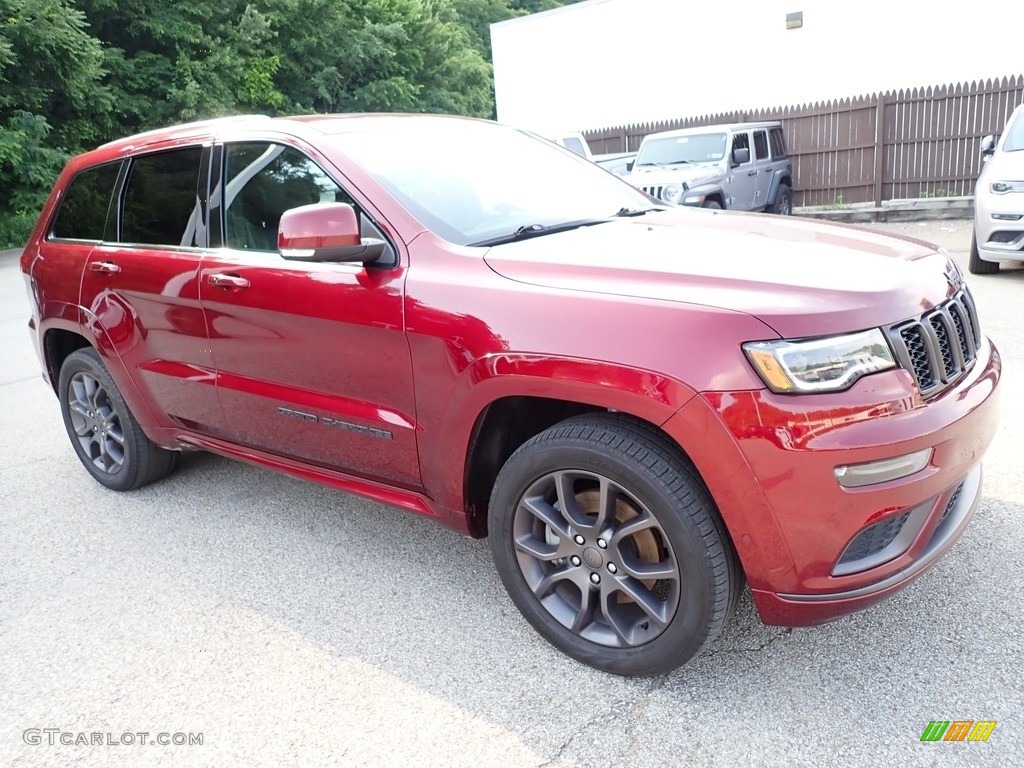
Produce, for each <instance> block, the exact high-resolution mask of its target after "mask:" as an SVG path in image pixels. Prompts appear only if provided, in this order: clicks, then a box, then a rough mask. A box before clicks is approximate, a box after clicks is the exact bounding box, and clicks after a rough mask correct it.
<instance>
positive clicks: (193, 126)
mask: <svg viewBox="0 0 1024 768" xmlns="http://www.w3.org/2000/svg"><path fill="white" fill-rule="evenodd" d="M270 119H272V118H271V117H269V116H268V115H229V116H227V117H212V118H210V119H208V120H196V121H195V122H191V123H181V124H179V125H169V126H166V127H164V128H154V129H153V130H150V131H143V132H142V133H136V134H133V135H131V136H124V137H121V138H119V139H114V140H113V141H108V142H106V143H105V144H101V145H100V147H99V148H100V149H102V148H104V147H110V146H113V145H115V144H120V143H121V142H123V141H135V140H136V139H145V138H148V137H150V136H157V135H159V134H163V133H169V132H173V133H176V134H177V133H187V132H188V131H191V130H198V129H200V128H212V127H214V126H218V125H230V124H231V123H237V122H242V121H245V120H270Z"/></svg>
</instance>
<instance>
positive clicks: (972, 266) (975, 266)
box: [967, 229, 999, 275]
mask: <svg viewBox="0 0 1024 768" xmlns="http://www.w3.org/2000/svg"><path fill="white" fill-rule="evenodd" d="M967 271H968V272H970V273H971V274H972V275H994V274H995V273H996V272H998V271H999V262H998V261H985V259H983V258H981V254H980V253H978V231H977V230H976V229H975V230H974V231H973V232H971V256H970V258H969V259H968V260H967Z"/></svg>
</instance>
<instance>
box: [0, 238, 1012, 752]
mask: <svg viewBox="0 0 1024 768" xmlns="http://www.w3.org/2000/svg"><path fill="white" fill-rule="evenodd" d="M871 226H872V227H873V228H876V229H883V230H887V231H897V232H904V233H908V234H912V235H915V236H919V237H924V238H925V239H930V240H933V241H937V242H939V243H941V244H943V245H945V246H946V247H947V248H948V249H949V250H950V251H951V252H952V253H953V254H954V255H955V256H956V258H957V259H958V260H960V262H961V263H965V262H966V258H967V247H968V242H969V237H970V223H969V222H963V221H937V222H927V223H922V224H915V223H899V224H876V225H871ZM970 282H971V285H972V288H973V290H974V294H975V297H976V301H977V304H978V307H979V311H980V314H981V318H982V323H983V328H984V330H985V331H986V333H987V334H988V335H990V336H991V337H992V338H993V339H994V340H995V342H996V344H997V345H998V346H999V348H1000V350H1001V352H1002V355H1003V361H1004V365H1005V369H1004V378H1003V387H1002V422H1001V427H1000V432H999V434H998V436H997V438H996V441H995V443H994V444H993V446H992V448H991V449H990V451H989V453H988V455H987V459H986V462H985V473H986V474H985V495H984V500H983V501H982V503H981V505H980V508H979V510H978V512H977V515H976V517H975V519H974V521H973V523H972V525H971V526H970V527H969V529H968V530H967V532H966V534H965V535H964V537H963V538H962V539H961V541H960V542H959V543H958V544H957V545H956V546H955V547H954V549H953V550H952V551H951V552H950V553H949V554H948V555H947V556H946V557H945V558H944V559H943V560H942V561H941V562H940V563H939V564H938V565H937V566H936V567H935V568H934V569H933V570H932V571H931V572H930V573H929V574H927V575H926V576H924V577H923V578H921V579H919V580H918V581H917V582H915V583H914V584H913V585H911V586H910V587H909V588H907V589H906V590H904V591H903V592H901V593H899V594H898V595H897V596H896V597H894V598H893V599H891V600H889V601H887V602H885V603H883V604H882V605H879V606H877V607H875V608H872V609H870V610H868V611H865V612H863V613H859V614H856V615H853V616H850V617H846V618H843V619H841V620H839V621H836V622H834V623H831V624H828V625H825V626H822V627H818V628H814V629H801V630H792V631H789V630H785V629H779V628H769V627H765V626H763V625H761V624H760V622H759V621H758V619H757V616H756V613H755V611H754V609H753V606H752V603H751V602H750V599H749V595H745V596H744V598H743V600H742V601H741V604H740V605H739V608H738V610H737V612H736V614H735V615H734V616H733V618H732V620H731V621H730V623H729V624H728V625H727V627H726V629H725V631H724V633H723V635H722V637H721V638H720V640H719V641H718V642H717V643H716V644H715V645H714V646H713V647H712V648H711V649H710V650H709V651H708V652H706V653H705V654H704V655H702V656H701V657H699V658H697V659H696V660H694V661H693V662H691V663H690V664H689V665H688V666H686V667H685V668H683V669H681V670H679V671H677V672H675V673H673V674H670V675H668V676H665V677H662V678H657V679H653V680H626V679H621V678H617V677H613V676H610V675H606V674H602V673H600V672H597V671H594V670H592V669H589V668H587V667H584V666H581V665H580V664H578V663H576V662H574V661H572V660H570V659H568V658H567V657H565V656H563V655H561V654H560V653H558V652H557V651H555V650H554V649H553V648H551V647H550V646H548V645H547V644H546V643H545V642H544V641H543V640H542V639H541V638H540V637H539V636H538V635H537V634H536V633H535V632H533V631H532V630H531V629H530V627H529V626H528V625H527V624H526V622H525V621H524V620H523V619H522V618H520V616H519V614H518V613H517V611H516V610H515V608H514V607H513V605H512V604H511V602H510V601H509V600H508V598H507V597H506V596H505V595H504V593H503V590H502V587H501V584H500V582H499V580H498V577H497V576H496V575H495V573H494V570H493V568H492V565H491V562H490V555H489V550H488V546H487V543H486V542H484V541H473V540H469V539H465V538H461V537H460V536H458V535H456V534H454V533H452V532H449V531H447V530H444V529H442V528H439V527H437V526H435V525H434V524H432V523H431V522H430V521H429V520H426V519H423V518H420V517H416V516H413V515H411V514H407V513H404V512H401V511H398V510H394V509H390V508H387V507H384V506H381V505H378V504H374V503H371V502H368V501H364V500H361V499H356V498H353V497H349V496H346V495H344V494H341V493H338V492H335V491H332V490H329V489H326V488H322V487H319V486H316V485H311V484H306V483H303V482H300V481H298V480H294V479H291V478H289V477H285V476H282V475H278V474H274V473H271V472H269V471H264V470H262V469H258V468H255V467H251V466H248V465H245V464H242V463H238V462H233V461H230V460H227V459H222V458H219V457H215V456H210V455H205V454H195V455H190V456H188V457H186V458H185V460H184V461H183V462H182V466H181V467H180V468H179V470H178V471H177V472H176V473H175V474H174V475H172V476H171V477H169V478H168V479H167V480H165V481H163V482H161V483H158V484H156V485H153V486H150V487H147V488H144V489H142V490H139V491H136V492H133V493H128V494H117V493H113V492H110V491H106V490H104V489H103V488H102V487H101V486H99V485H98V484H97V483H95V482H94V481H93V480H92V479H91V478H90V477H89V476H88V475H87V474H86V472H85V471H84V470H83V469H82V468H81V466H80V465H79V463H78V461H77V459H76V458H75V455H74V453H73V451H72V449H71V446H70V445H69V443H68V439H67V437H66V435H65V433H64V429H63V425H62V423H61V418H60V413H59V411H58V407H57V401H56V398H55V397H54V396H53V393H52V392H51V391H50V390H49V389H48V388H47V387H46V386H45V385H44V383H43V382H42V380H41V379H40V376H39V369H38V363H37V361H36V359H35V355H34V352H33V351H32V349H31V346H30V344H29V336H28V332H27V329H26V321H27V318H28V308H27V307H28V304H27V296H26V293H25V289H24V284H23V281H22V277H21V274H20V272H19V270H18V265H17V260H16V259H15V258H14V257H13V256H11V255H10V254H7V255H0V402H2V404H3V407H2V408H0V434H2V436H3V443H4V445H6V446H7V447H6V449H5V451H6V453H5V454H4V458H3V459H2V460H0V765H10V766H101V765H102V766H133V767H135V766H155V765H165V766H175V768H178V767H180V766H218V767H220V766H246V767H252V766H275V767H276V766H302V768H308V767H311V766H327V765H341V766H361V765H366V766H473V767H474V768H475V767H477V766H562V767H566V768H567V767H569V766H614V767H615V768H628V767H630V766H702V767H704V766H723V767H726V766H728V767H730V768H732V767H733V766H815V767H820V766H844V768H848V767H850V766H865V767H867V766H871V767H872V768H874V767H875V766H879V765H888V766H945V765H951V766H972V767H973V766H998V767H999V768H1004V767H1006V766H1020V765H1024V684H1022V679H1024V673H1022V670H1024V644H1022V640H1021V638H1022V637H1024V605H1022V602H1024V598H1022V595H1024V555H1022V553H1024V524H1022V523H1024V473H1022V471H1021V453H1020V448H1019V440H1018V435H1020V434H1024V343H1022V336H1024V334H1022V328H1021V322H1020V318H1021V316H1022V315H1021V306H1022V304H1024V269H1022V268H1016V269H1012V270H1007V269H1004V270H1003V271H1002V272H1001V273H1000V274H998V275H993V276H983V277H972V278H971V280H970ZM932 720H995V721H997V725H996V727H995V729H994V731H993V732H992V734H991V736H990V738H989V740H988V741H987V742H974V743H968V742H964V743H951V742H938V743H922V742H921V741H920V737H921V734H922V732H923V731H924V729H925V727H926V726H927V724H928V723H929V721H932ZM46 729H49V730H46ZM53 729H56V730H53ZM94 734H95V736H94ZM142 734H145V736H142ZM161 734H166V737H165V740H168V741H172V742H173V741H182V740H184V741H185V742H186V743H184V744H175V743H170V744H167V745H162V744H154V743H153V742H155V741H157V739H158V737H160V736H161ZM190 734H191V740H192V741H193V742H194V741H196V740H198V739H201V741H202V743H201V744H196V743H193V744H189V743H188V740H189V738H190V737H189V735H190ZM62 739H64V740H65V741H71V742H72V743H71V744H67V745H65V744H62V743H61V740H62ZM96 739H98V740H99V741H100V743H98V744H97V743H94V740H96ZM51 741H52V742H53V743H50V742H51ZM83 741H84V742H85V743H84V744H83V743H81V742H83ZM143 741H144V742H145V743H142V742H143ZM111 742H114V743H111ZM129 742H130V743H129Z"/></svg>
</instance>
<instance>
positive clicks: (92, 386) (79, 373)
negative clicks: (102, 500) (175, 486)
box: [58, 347, 178, 491]
mask: <svg viewBox="0 0 1024 768" xmlns="http://www.w3.org/2000/svg"><path fill="white" fill-rule="evenodd" d="M58 395H59V397H60V405H61V411H62V413H63V416H64V427H65V428H66V429H67V432H68V437H70V438H71V445H72V446H73V447H74V449H75V453H77V454H78V458H79V459H80V460H81V462H82V464H83V465H84V466H85V468H86V469H87V470H88V471H89V474H91V475H92V476H93V477H94V478H96V480H97V481H99V482H100V483H102V484H103V485H105V486H106V487H107V488H111V489H113V490H115V491H129V490H133V489H135V488H139V487H141V486H143V485H146V484H147V483H151V482H153V481H154V480H159V479H160V478H161V477H163V476H164V475H166V474H167V473H169V472H170V471H171V470H172V469H173V468H174V465H175V464H176V463H177V458H178V454H177V453H176V452H174V451H167V450H164V449H163V448H160V447H159V446H157V445H155V444H154V443H152V442H151V441H150V440H149V438H147V437H146V436H145V434H143V432H142V428H141V427H140V426H139V423H138V422H137V421H136V420H135V417H134V416H133V415H132V413H131V411H129V410H128V406H127V405H126V404H125V402H124V398H122V397H121V393H120V392H118V390H117V386H116V385H115V384H114V381H113V379H111V378H110V374H109V373H108V372H107V369H106V368H105V367H104V365H103V362H102V361H101V360H100V356H99V355H98V354H97V353H96V351H95V350H94V349H92V348H88V347H87V348H84V349H79V350H77V351H76V352H72V353H71V354H70V355H68V357H67V359H66V360H65V361H64V364H63V365H62V366H61V369H60V381H59V383H58Z"/></svg>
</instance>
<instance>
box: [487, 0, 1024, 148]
mask: <svg viewBox="0 0 1024 768" xmlns="http://www.w3.org/2000/svg"><path fill="white" fill-rule="evenodd" d="M795 11H802V12H803V26H802V27H801V28H799V29H787V28H786V15H787V13H792V12H795ZM1022 32H1024V1H1020V0H1018V2H1010V1H1009V0H989V2H981V3H974V4H968V3H946V4H943V3H937V2H922V1H921V0H857V2H855V3H854V2H840V1H839V0H731V2H710V1H705V0H589V2H583V3H579V4H577V5H573V6H568V7H566V8H561V9H558V10H554V11H547V12H545V13H539V14H535V15H533V16H526V17H523V18H519V19H512V20H510V21H505V22H501V23H499V24H493V25H492V26H491V41H492V44H493V48H494V83H495V92H496V97H497V110H498V119H499V120H501V121H502V122H506V123H510V124H513V125H518V126H522V127H526V128H531V129H533V130H536V131H539V132H542V133H549V134H554V133H558V132H560V131H570V130H587V129H596V128H603V127H608V126H612V125H621V124H625V123H634V122H642V121H650V120H660V119H666V118H672V117H680V116H687V115H697V114H705V113H709V112H720V111H723V110H728V109H742V108H756V107H769V106H777V105H786V104H800V103H804V102H808V101H820V100H825V99H830V98H841V97H846V96H856V95H860V94H865V93H871V92H874V91H878V90H887V89H898V88H908V87H913V86H927V85H940V84H946V83H959V82H963V81H968V80H973V79H983V78H995V77H1003V76H1010V75H1018V74H1021V73H1024V53H1022V52H1021V47H1020V42H1019V36H1020V35H1021V33H1022Z"/></svg>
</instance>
